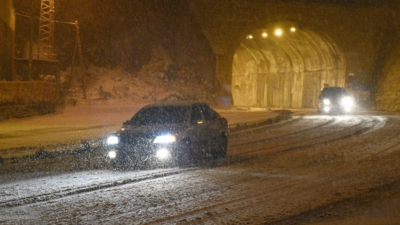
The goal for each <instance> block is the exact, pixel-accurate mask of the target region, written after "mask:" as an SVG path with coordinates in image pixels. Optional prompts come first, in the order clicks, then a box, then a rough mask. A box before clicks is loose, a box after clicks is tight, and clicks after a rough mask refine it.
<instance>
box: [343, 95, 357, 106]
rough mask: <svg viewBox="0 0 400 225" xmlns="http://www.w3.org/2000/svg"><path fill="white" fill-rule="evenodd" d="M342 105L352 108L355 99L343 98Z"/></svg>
mask: <svg viewBox="0 0 400 225" xmlns="http://www.w3.org/2000/svg"><path fill="white" fill-rule="evenodd" d="M341 103H342V105H343V106H344V107H352V106H353V104H354V102H353V99H352V98H350V97H348V96H347V97H344V98H342V101H341Z"/></svg>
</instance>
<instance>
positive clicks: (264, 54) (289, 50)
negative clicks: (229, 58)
mask: <svg viewBox="0 0 400 225" xmlns="http://www.w3.org/2000/svg"><path fill="white" fill-rule="evenodd" d="M345 67H346V65H345V59H344V55H343V53H342V51H341V50H340V49H338V47H337V46H336V45H335V43H333V42H332V41H331V40H329V39H328V38H327V37H324V36H323V35H321V34H318V33H316V32H314V31H312V30H309V29H306V28H299V27H297V26H294V25H292V24H284V25H273V26H269V27H267V28H263V29H258V30H255V31H253V32H251V33H249V34H248V35H247V36H246V37H245V38H243V40H242V41H241V43H240V44H239V46H238V48H237V49H236V52H235V53H234V55H233V64H232V97H233V102H234V105H235V106H237V107H262V108H266V107H286V108H316V107H317V99H318V95H319V92H320V90H321V88H322V87H323V85H324V84H329V85H330V86H344V85H345Z"/></svg>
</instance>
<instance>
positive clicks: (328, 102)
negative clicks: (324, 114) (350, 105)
mask: <svg viewBox="0 0 400 225" xmlns="http://www.w3.org/2000/svg"><path fill="white" fill-rule="evenodd" d="M323 103H324V105H330V104H331V100H329V99H327V98H325V99H324V100H323Z"/></svg>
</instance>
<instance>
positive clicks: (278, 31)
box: [274, 28, 283, 36]
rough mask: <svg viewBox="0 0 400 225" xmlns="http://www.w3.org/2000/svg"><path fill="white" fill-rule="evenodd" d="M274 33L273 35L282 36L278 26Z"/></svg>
mask: <svg viewBox="0 0 400 225" xmlns="http://www.w3.org/2000/svg"><path fill="white" fill-rule="evenodd" d="M274 34H275V36H282V34H283V31H282V29H280V28H278V29H276V30H275V32H274Z"/></svg>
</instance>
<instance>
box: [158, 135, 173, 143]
mask: <svg viewBox="0 0 400 225" xmlns="http://www.w3.org/2000/svg"><path fill="white" fill-rule="evenodd" d="M175 141H176V137H175V136H174V135H162V136H157V137H156V138H155V139H154V141H153V143H172V142H175Z"/></svg>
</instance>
